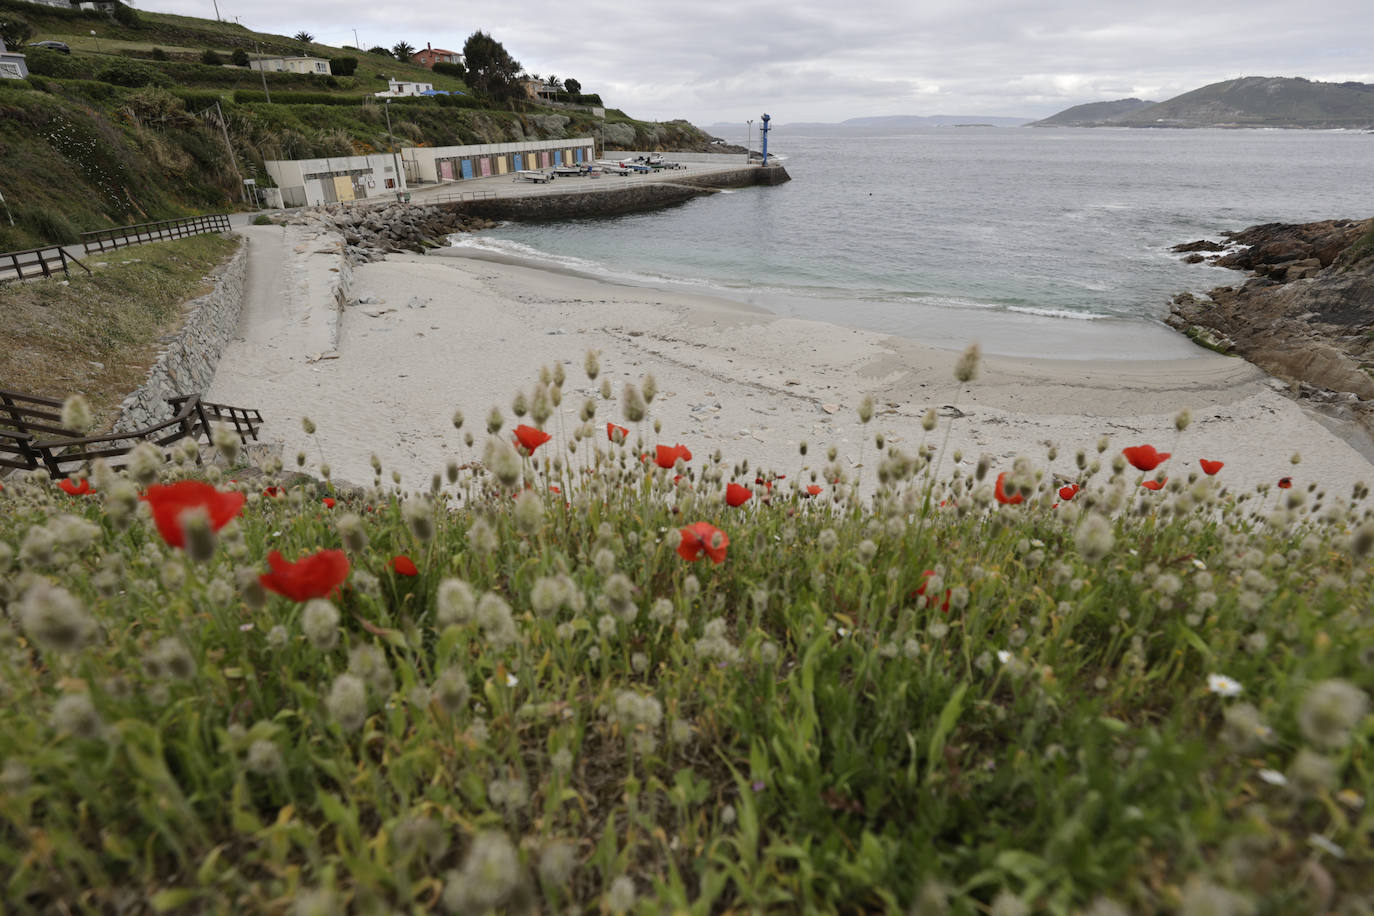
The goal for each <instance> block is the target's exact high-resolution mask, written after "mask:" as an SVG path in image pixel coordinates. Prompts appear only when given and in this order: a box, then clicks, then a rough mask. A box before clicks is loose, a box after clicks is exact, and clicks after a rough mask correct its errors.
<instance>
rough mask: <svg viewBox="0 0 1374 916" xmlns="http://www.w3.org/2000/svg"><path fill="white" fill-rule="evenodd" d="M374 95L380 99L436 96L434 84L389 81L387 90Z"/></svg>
mask: <svg viewBox="0 0 1374 916" xmlns="http://www.w3.org/2000/svg"><path fill="white" fill-rule="evenodd" d="M372 94H373V95H375V96H376V97H377V98H379V99H395V98H401V97H402V96H412V95H434V84H433V83H416V82H412V81H409V80H394V79H389V80H387V81H386V89H385V90H383V91H382V92H374V93H372Z"/></svg>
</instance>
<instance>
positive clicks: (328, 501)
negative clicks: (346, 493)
mask: <svg viewBox="0 0 1374 916" xmlns="http://www.w3.org/2000/svg"><path fill="white" fill-rule="evenodd" d="M320 502H322V503H324V507H325V508H326V509H333V508H334V506H335V502H334V497H332V496H326V497H325V498H324V499H322V500H320Z"/></svg>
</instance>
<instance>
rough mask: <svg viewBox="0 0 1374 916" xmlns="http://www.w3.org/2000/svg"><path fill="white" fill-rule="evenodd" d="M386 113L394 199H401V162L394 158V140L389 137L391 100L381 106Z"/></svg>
mask: <svg viewBox="0 0 1374 916" xmlns="http://www.w3.org/2000/svg"><path fill="white" fill-rule="evenodd" d="M382 110H383V111H385V112H386V139H387V143H389V144H390V145H391V167H392V168H393V169H395V170H396V199H397V200H400V199H401V161H400V159H398V158H397V157H396V138H395V137H393V136H392V135H391V99H387V100H386V103H385V104H383V105H382Z"/></svg>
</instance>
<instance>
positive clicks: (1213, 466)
mask: <svg viewBox="0 0 1374 916" xmlns="http://www.w3.org/2000/svg"><path fill="white" fill-rule="evenodd" d="M1197 463H1198V464H1200V465H1202V473H1204V474H1206V475H1207V476H1208V477H1211V476H1212V475H1213V474H1215V473H1216V472H1217V471H1220V470H1221V469H1222V467H1223V462H1220V461H1208V460H1207V459H1206V458H1199V459H1198V460H1197Z"/></svg>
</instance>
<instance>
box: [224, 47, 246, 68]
mask: <svg viewBox="0 0 1374 916" xmlns="http://www.w3.org/2000/svg"><path fill="white" fill-rule="evenodd" d="M229 61H230V63H232V64H233V65H234V66H235V67H246V66H248V52H247V51H245V50H243V48H235V49H234V53H233V54H230V55H229Z"/></svg>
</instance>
